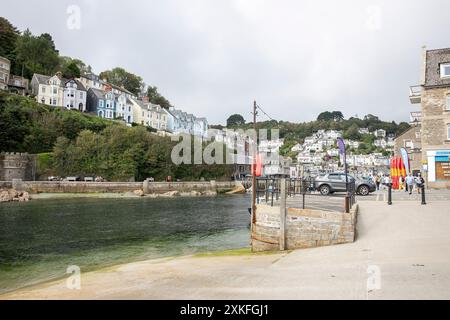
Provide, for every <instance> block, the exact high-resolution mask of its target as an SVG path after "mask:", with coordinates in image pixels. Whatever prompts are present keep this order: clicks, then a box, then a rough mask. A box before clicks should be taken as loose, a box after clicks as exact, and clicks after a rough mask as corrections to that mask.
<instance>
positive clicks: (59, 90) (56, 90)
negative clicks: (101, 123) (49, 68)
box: [31, 72, 87, 112]
mask: <svg viewBox="0 0 450 320" xmlns="http://www.w3.org/2000/svg"><path fill="white" fill-rule="evenodd" d="M31 90H32V93H33V94H34V95H35V97H36V101H37V102H40V103H42V104H46V105H50V106H55V107H65V108H67V109H74V110H79V111H82V112H84V111H86V94H87V92H86V88H85V87H84V85H83V84H82V83H81V82H80V81H78V80H75V79H64V78H62V76H61V73H60V72H57V73H56V74H55V75H54V76H52V77H50V76H44V75H42V74H37V73H35V74H34V75H33V79H32V80H31Z"/></svg>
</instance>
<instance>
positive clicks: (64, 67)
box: [59, 57, 92, 79]
mask: <svg viewBox="0 0 450 320" xmlns="http://www.w3.org/2000/svg"><path fill="white" fill-rule="evenodd" d="M59 70H60V71H61V72H62V74H63V77H65V78H67V79H70V78H79V77H80V76H81V75H85V74H87V73H90V72H92V68H91V66H88V65H86V64H85V63H84V62H83V61H81V60H80V59H72V58H70V57H59Z"/></svg>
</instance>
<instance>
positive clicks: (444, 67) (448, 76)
mask: <svg viewBox="0 0 450 320" xmlns="http://www.w3.org/2000/svg"><path fill="white" fill-rule="evenodd" d="M447 68H448V71H449V73H448V74H445V70H446V69H447ZM440 69H441V78H450V62H447V63H441V64H440Z"/></svg>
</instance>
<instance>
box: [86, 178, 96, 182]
mask: <svg viewBox="0 0 450 320" xmlns="http://www.w3.org/2000/svg"><path fill="white" fill-rule="evenodd" d="M84 181H85V182H94V177H84Z"/></svg>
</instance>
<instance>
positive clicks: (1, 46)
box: [0, 17, 19, 62]
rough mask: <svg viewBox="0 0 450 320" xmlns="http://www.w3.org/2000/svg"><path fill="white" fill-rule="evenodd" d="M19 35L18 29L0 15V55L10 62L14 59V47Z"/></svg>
mask: <svg viewBox="0 0 450 320" xmlns="http://www.w3.org/2000/svg"><path fill="white" fill-rule="evenodd" d="M18 37H19V31H17V28H16V27H15V26H13V25H12V24H11V23H10V22H9V21H8V20H7V19H5V18H3V17H0V56H2V57H6V58H8V59H9V60H11V62H13V61H14V60H15V54H14V49H15V47H16V41H17V38H18Z"/></svg>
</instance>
